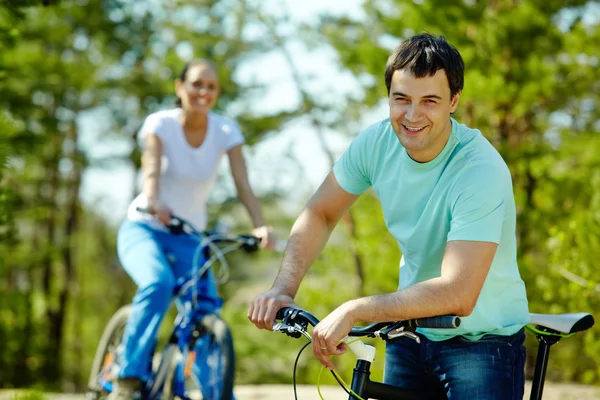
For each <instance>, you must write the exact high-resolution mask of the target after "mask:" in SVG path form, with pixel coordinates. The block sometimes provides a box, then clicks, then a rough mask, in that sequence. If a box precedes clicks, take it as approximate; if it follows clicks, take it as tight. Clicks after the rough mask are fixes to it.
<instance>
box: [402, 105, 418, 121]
mask: <svg viewBox="0 0 600 400" xmlns="http://www.w3.org/2000/svg"><path fill="white" fill-rule="evenodd" d="M420 115H421V112H420V110H419V107H418V106H417V105H416V104H414V103H413V104H410V105H409V106H408V107H407V109H406V114H405V118H406V119H407V120H408V121H417V120H418V119H419V117H420Z"/></svg>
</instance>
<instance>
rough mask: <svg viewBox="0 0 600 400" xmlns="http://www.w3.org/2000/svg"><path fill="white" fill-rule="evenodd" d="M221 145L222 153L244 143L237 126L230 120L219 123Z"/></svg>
mask: <svg viewBox="0 0 600 400" xmlns="http://www.w3.org/2000/svg"><path fill="white" fill-rule="evenodd" d="M220 130H221V135H222V139H223V140H222V145H223V150H224V151H229V150H231V149H232V148H234V147H235V146H237V145H240V144H243V143H244V141H245V140H244V136H243V135H242V130H241V129H240V127H239V125H238V124H237V123H235V122H233V121H230V120H224V121H223V122H221V129H220Z"/></svg>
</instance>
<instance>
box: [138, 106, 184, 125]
mask: <svg viewBox="0 0 600 400" xmlns="http://www.w3.org/2000/svg"><path fill="white" fill-rule="evenodd" d="M180 115H181V108H170V109H168V110H160V111H156V112H153V113H152V114H149V115H148V116H147V117H146V119H147V120H154V121H157V122H158V121H161V122H162V121H178V120H179V116H180Z"/></svg>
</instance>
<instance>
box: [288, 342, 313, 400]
mask: <svg viewBox="0 0 600 400" xmlns="http://www.w3.org/2000/svg"><path fill="white" fill-rule="evenodd" d="M309 344H311V342H310V341H308V342H306V344H305V345H304V346H302V348H301V349H300V351H299V352H298V355H297V356H296V361H294V373H293V374H292V377H293V379H294V399H295V400H298V393H297V392H296V368H297V367H298V360H299V359H300V354H302V352H303V351H304V349H306V348H307V347H308V345H309Z"/></svg>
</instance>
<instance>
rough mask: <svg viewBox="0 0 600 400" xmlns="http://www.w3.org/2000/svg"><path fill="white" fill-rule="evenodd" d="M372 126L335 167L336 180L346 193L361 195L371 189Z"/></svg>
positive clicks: (357, 139) (349, 148)
mask: <svg viewBox="0 0 600 400" xmlns="http://www.w3.org/2000/svg"><path fill="white" fill-rule="evenodd" d="M373 129H376V127H374V126H371V127H369V128H367V129H366V130H365V131H363V132H362V133H361V134H360V135H358V136H357V137H356V138H355V139H354V140H353V141H352V143H350V146H349V147H348V149H346V151H345V152H344V154H342V156H341V157H340V159H339V160H338V161H337V162H336V163H335V165H334V166H333V174H334V175H335V178H336V180H337V181H338V183H339V184H340V186H341V187H342V189H344V190H345V191H346V192H348V193H351V194H361V193H363V192H364V191H366V190H367V189H368V188H369V187H371V185H372V182H371V170H372V168H371V165H370V161H371V157H370V155H371V153H372V151H371V149H370V148H369V147H370V146H369V145H370V138H371V139H372V137H371V134H372V131H373Z"/></svg>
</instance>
